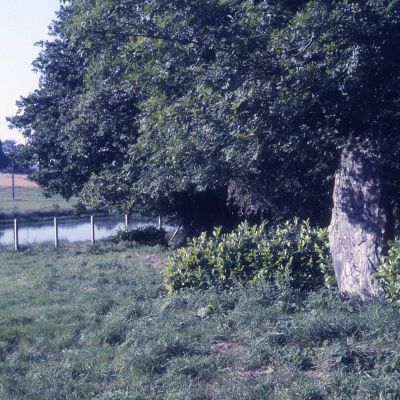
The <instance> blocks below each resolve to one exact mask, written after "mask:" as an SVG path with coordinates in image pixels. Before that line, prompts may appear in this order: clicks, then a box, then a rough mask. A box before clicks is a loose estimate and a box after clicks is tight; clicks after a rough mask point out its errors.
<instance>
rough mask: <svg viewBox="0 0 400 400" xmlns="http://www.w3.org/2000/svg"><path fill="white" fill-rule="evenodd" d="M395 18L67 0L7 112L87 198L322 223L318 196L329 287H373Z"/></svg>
mask: <svg viewBox="0 0 400 400" xmlns="http://www.w3.org/2000/svg"><path fill="white" fill-rule="evenodd" d="M399 22H400V5H399V2H398V1H389V0H370V1H366V0H363V1H361V0H336V1H323V0H320V1H306V0H302V1H301V0H298V1H293V0H290V1H283V0H224V1H221V0H205V1H202V2H195V1H193V0H163V1H161V0H141V1H139V0H113V1H111V0H97V1H88V0H71V1H68V2H65V5H64V6H63V7H62V9H61V11H60V14H59V15H58V19H57V21H56V23H55V25H54V28H53V33H54V35H55V37H54V40H53V41H51V42H48V43H45V44H44V45H43V46H44V47H43V52H42V54H41V56H40V57H39V59H38V61H37V62H36V66H37V68H38V70H39V71H40V72H41V73H42V79H41V83H40V86H39V89H38V90H37V91H36V92H35V93H33V94H32V95H30V96H28V97H26V98H24V99H22V100H21V101H20V103H19V106H20V112H19V115H17V116H16V117H14V118H13V119H12V120H11V121H12V123H13V124H14V125H15V126H17V127H19V128H21V129H22V130H23V131H24V132H25V134H26V137H27V141H28V149H30V153H31V156H32V157H33V158H34V159H36V160H37V161H38V162H39V163H41V170H40V172H39V175H38V177H37V179H38V181H39V182H40V183H41V184H42V185H44V186H45V187H47V188H48V189H49V190H52V191H57V192H61V193H63V194H64V195H67V196H68V195H71V194H81V196H82V197H83V199H85V200H86V202H87V203H89V204H99V203H102V204H107V205H113V206H116V207H118V208H120V209H141V210H148V211H156V212H164V213H167V212H168V213H175V214H178V215H180V216H182V217H183V218H185V219H186V221H193V220H195V221H196V222H197V223H200V222H201V221H202V220H204V219H205V218H206V216H207V211H208V210H209V209H210V207H212V211H213V212H214V214H213V215H212V218H211V220H213V221H216V220H217V219H218V217H221V216H224V217H225V220H229V219H232V210H234V211H235V215H237V214H238V213H241V214H242V215H244V216H247V217H250V216H253V217H257V218H261V217H263V218H269V219H274V220H278V219H282V218H287V217H289V216H293V215H299V216H301V217H310V218H312V219H313V220H315V221H318V222H322V223H326V224H327V223H328V221H329V218H330V209H331V208H332V194H334V201H333V203H334V204H333V217H332V221H331V229H330V240H331V248H332V255H333V260H334V266H335V271H336V276H337V279H338V284H339V287H340V289H341V290H342V291H343V292H349V293H353V292H354V293H357V294H363V293H364V292H365V293H367V294H373V295H380V289H379V288H378V287H376V285H375V284H374V283H373V282H372V281H371V274H372V273H373V272H374V270H375V269H376V267H377V265H378V263H379V261H380V256H381V254H382V252H383V249H384V243H385V240H386V239H387V237H389V236H390V235H391V234H392V233H393V229H394V227H395V224H396V221H397V220H398V217H396V215H397V214H398V211H397V210H398V208H399V207H398V204H399V193H400V190H399V187H400V179H399V177H400V175H399V150H400V146H399V144H398V143H399V134H400V132H399V126H400V124H399V122H400V121H399V115H400V114H399V91H400V87H399V79H398V76H399V68H400V59H399V58H400V52H399V46H400V45H399V43H400V41H399V38H400V37H399V36H400V27H399V26H400V25H399ZM335 171H336V172H337V174H336V180H335V182H336V183H335V190H333V186H334V185H333V176H334V173H335ZM226 204H229V205H230V206H231V208H229V207H226ZM232 207H233V209H232Z"/></svg>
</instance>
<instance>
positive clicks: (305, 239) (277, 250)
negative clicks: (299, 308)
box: [165, 219, 334, 292]
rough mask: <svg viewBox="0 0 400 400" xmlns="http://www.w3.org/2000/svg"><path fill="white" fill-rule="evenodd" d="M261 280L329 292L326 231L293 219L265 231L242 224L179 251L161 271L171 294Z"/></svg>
mask: <svg viewBox="0 0 400 400" xmlns="http://www.w3.org/2000/svg"><path fill="white" fill-rule="evenodd" d="M263 280H267V281H269V282H273V283H274V284H276V285H278V286H287V285H288V286H291V287H294V288H300V289H306V290H310V289H317V288H320V287H322V286H324V285H325V286H332V285H333V284H334V278H333V268H332V265H331V260H330V255H329V246H328V240H327V232H326V230H325V229H315V228H312V227H311V226H310V224H309V222H308V221H299V220H297V219H296V220H294V221H293V222H285V223H284V224H282V225H280V226H277V227H275V228H272V229H270V230H269V231H268V230H266V226H265V224H261V225H259V226H250V225H249V224H247V223H242V224H240V225H239V226H238V228H237V229H236V230H234V231H233V232H231V233H228V234H222V233H221V229H220V228H218V229H216V230H214V232H213V234H212V236H207V235H206V233H202V234H201V235H200V236H199V237H197V238H194V239H192V242H191V243H190V245H189V246H187V247H186V248H181V249H178V250H177V251H176V252H175V253H174V254H173V255H171V256H170V257H169V260H168V264H167V268H166V270H165V282H166V286H167V288H168V290H169V291H170V292H174V291H179V290H181V289H190V288H194V289H204V288H207V287H210V286H218V287H224V288H229V287H232V286H234V285H235V284H237V283H238V282H247V281H251V282H259V281H263Z"/></svg>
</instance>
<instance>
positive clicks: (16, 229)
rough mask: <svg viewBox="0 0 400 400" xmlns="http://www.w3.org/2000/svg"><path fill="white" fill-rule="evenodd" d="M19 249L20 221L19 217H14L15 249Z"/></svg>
mask: <svg viewBox="0 0 400 400" xmlns="http://www.w3.org/2000/svg"><path fill="white" fill-rule="evenodd" d="M18 249H19V245H18V221H17V219H14V250H15V251H18Z"/></svg>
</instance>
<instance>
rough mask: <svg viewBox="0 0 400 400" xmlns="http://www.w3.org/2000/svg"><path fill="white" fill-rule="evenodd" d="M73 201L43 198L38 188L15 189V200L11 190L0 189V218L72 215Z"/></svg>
mask: <svg viewBox="0 0 400 400" xmlns="http://www.w3.org/2000/svg"><path fill="white" fill-rule="evenodd" d="M73 204H74V200H70V201H66V200H65V199H63V198H62V197H61V196H58V195H57V196H53V197H49V198H47V197H45V196H44V195H43V191H42V189H40V188H16V189H15V200H13V199H12V192H11V188H3V187H2V188H0V218H1V219H5V218H12V217H16V216H18V217H24V216H31V215H34V216H45V215H49V214H51V215H53V214H56V213H72V211H73V207H72V205H73Z"/></svg>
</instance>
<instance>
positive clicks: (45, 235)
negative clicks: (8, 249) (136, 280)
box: [0, 216, 150, 245]
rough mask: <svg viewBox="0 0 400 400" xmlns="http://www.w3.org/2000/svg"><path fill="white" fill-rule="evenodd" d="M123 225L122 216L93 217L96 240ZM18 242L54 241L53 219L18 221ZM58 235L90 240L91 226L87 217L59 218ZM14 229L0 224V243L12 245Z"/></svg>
mask: <svg viewBox="0 0 400 400" xmlns="http://www.w3.org/2000/svg"><path fill="white" fill-rule="evenodd" d="M149 223H150V222H149V220H148V219H139V218H137V219H134V218H132V219H131V220H130V224H131V225H134V226H143V225H148V224H149ZM123 226H124V223H123V218H122V217H115V216H111V217H110V216H108V217H98V218H96V219H95V237H96V240H100V239H105V238H107V237H109V236H111V235H112V234H113V233H115V232H116V231H117V230H118V229H119V228H122V227H123ZM18 236H19V243H20V244H21V245H28V244H32V243H46V242H52V241H54V226H53V220H51V221H42V222H26V223H20V224H19V228H18ZM58 237H59V240H60V241H68V242H83V241H86V240H91V226H90V219H89V218H84V219H83V218H79V219H78V218H77V219H68V220H65V221H63V220H59V222H58ZM13 243H14V231H13V225H12V223H9V224H7V225H0V245H12V244H13Z"/></svg>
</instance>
